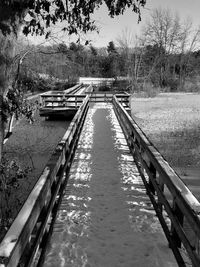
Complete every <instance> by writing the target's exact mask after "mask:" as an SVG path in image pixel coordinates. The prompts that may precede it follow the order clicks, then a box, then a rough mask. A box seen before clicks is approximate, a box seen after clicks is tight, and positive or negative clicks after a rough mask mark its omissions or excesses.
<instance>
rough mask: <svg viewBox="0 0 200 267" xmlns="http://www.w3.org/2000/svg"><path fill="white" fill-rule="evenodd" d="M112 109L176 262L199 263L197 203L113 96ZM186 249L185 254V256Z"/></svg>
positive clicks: (199, 204) (199, 227)
mask: <svg viewBox="0 0 200 267" xmlns="http://www.w3.org/2000/svg"><path fill="white" fill-rule="evenodd" d="M113 105H114V110H115V113H116V115H117V118H118V120H119V122H120V124H121V126H122V129H123V131H124V134H125V137H126V139H127V142H128V145H129V147H130V150H131V152H132V154H133V156H134V159H135V162H136V164H137V167H138V170H139V172H140V175H141V177H142V179H143V182H144V185H145V187H146V191H147V194H148V195H149V197H150V200H151V202H152V204H153V207H154V209H155V211H156V214H157V216H158V218H159V221H160V223H161V225H162V228H163V230H164V233H165V235H166V237H167V239H168V242H169V246H170V247H171V249H172V250H173V253H174V255H175V258H176V260H177V263H178V264H179V266H186V264H185V257H186V258H187V260H189V261H191V263H192V266H195V267H198V266H200V254H199V252H200V251H199V245H200V242H199V241H200V217H199V215H200V203H199V201H198V200H197V199H196V198H195V196H194V195H193V194H192V192H191V191H190V190H189V189H188V187H187V186H186V185H185V184H184V183H183V181H182V180H181V178H180V177H179V176H178V175H177V174H176V172H175V171H174V170H173V169H172V168H171V167H170V165H169V164H168V162H167V161H166V160H165V159H164V158H163V156H162V155H161V154H160V153H159V151H158V150H157V149H156V148H155V147H154V145H153V144H152V143H151V142H150V141H149V139H148V138H147V137H146V135H145V134H144V132H143V131H142V130H141V129H140V127H139V126H138V125H137V124H136V122H135V121H134V120H133V119H132V118H131V117H130V116H129V114H128V113H127V112H126V110H125V109H124V107H123V106H122V105H121V104H120V103H119V101H118V99H117V97H116V96H114V97H113ZM185 253H186V255H187V256H185Z"/></svg>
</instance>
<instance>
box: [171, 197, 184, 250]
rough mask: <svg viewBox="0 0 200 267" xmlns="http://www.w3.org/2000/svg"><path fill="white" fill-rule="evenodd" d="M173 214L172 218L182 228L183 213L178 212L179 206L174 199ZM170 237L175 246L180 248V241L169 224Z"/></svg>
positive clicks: (172, 226)
mask: <svg viewBox="0 0 200 267" xmlns="http://www.w3.org/2000/svg"><path fill="white" fill-rule="evenodd" d="M173 213H174V216H175V217H176V218H177V219H178V221H179V223H180V225H181V226H182V227H183V218H184V217H183V213H182V211H181V210H180V208H179V206H178V205H177V203H176V201H175V199H174V200H173ZM171 237H172V240H173V241H174V243H175V244H176V246H177V247H178V248H181V243H182V242H181V239H180V237H179V235H178V233H177V231H176V229H175V227H174V225H173V223H172V224H171Z"/></svg>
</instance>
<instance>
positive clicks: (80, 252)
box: [43, 103, 178, 267]
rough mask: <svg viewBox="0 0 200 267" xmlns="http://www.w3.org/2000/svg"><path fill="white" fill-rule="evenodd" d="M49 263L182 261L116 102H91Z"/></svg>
mask: <svg viewBox="0 0 200 267" xmlns="http://www.w3.org/2000/svg"><path fill="white" fill-rule="evenodd" d="M43 266H45V267H47V266H48V267H50V266H52V267H53V266H71V267H72V266H87V267H89V266H90V267H94V266H95V267H117V266H119V267H128V266H138V267H151V266H152V267H155V266H157V267H161V266H162V267H165V266H166V267H167V266H170V267H172V266H178V265H177V264H176V262H175V258H174V256H173V254H172V252H171V250H170V249H169V247H168V243H167V241H166V238H165V236H164V234H163V232H162V229H161V226H160V224H159V221H158V219H157V217H156V215H155V211H154V209H153V207H152V205H151V203H150V200H149V198H148V196H147V195H146V191H145V188H144V185H143V182H142V179H141V177H140V175H139V173H138V170H137V167H136V165H135V163H134V160H133V157H132V155H131V154H130V151H129V148H128V146H127V142H126V140H125V137H124V134H123V132H122V129H121V127H120V125H119V122H118V120H117V118H116V116H115V113H114V110H113V107H112V105H111V104H105V103H99V104H94V105H93V106H92V107H90V108H89V111H88V114H87V117H86V121H85V123H84V126H83V130H82V132H81V136H80V139H79V142H78V147H77V150H76V153H75V158H74V161H73V163H72V167H71V169H70V174H69V180H68V183H67V186H66V188H65V191H64V196H63V198H62V201H61V204H60V206H59V210H58V213H57V217H56V221H55V224H54V227H53V234H52V236H51V239H50V242H49V247H48V248H47V250H46V253H45V258H44V264H43Z"/></svg>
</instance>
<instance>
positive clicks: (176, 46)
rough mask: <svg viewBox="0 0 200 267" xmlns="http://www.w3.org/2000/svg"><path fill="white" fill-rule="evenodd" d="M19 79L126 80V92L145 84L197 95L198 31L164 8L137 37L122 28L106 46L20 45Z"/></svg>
mask: <svg viewBox="0 0 200 267" xmlns="http://www.w3.org/2000/svg"><path fill="white" fill-rule="evenodd" d="M24 50H25V51H28V50H30V51H32V52H31V53H28V54H27V56H26V58H25V60H24V63H23V68H22V72H21V74H22V76H23V77H24V76H25V77H27V79H30V76H31V75H33V74H36V73H44V74H47V75H49V76H51V77H56V78H59V79H64V80H68V81H71V82H76V81H77V79H78V78H79V77H80V76H85V77H105V78H114V79H115V80H117V79H119V77H124V78H126V81H127V82H126V85H125V86H126V88H127V89H130V90H131V91H142V90H148V87H149V85H150V86H153V87H156V88H160V89H161V90H168V91H177V90H181V91H187V90H188V91H199V83H200V77H199V71H200V28H199V27H197V28H196V29H194V28H193V25H192V22H191V20H189V19H187V20H185V21H182V20H181V19H180V17H179V16H178V15H177V14H174V13H172V11H170V10H169V9H155V10H153V11H152V13H151V15H150V16H149V20H148V21H147V22H146V24H145V26H144V28H143V30H142V33H141V35H140V36H134V34H133V33H131V31H129V30H124V31H123V32H122V33H121V35H120V36H118V37H117V38H116V40H115V41H110V42H109V43H108V44H107V46H106V47H103V48H96V47H94V46H93V45H92V44H90V45H87V46H85V45H82V44H81V43H79V42H77V43H75V42H72V43H70V44H68V45H66V44H65V43H60V44H56V45H53V46H32V47H24Z"/></svg>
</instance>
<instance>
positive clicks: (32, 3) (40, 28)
mask: <svg viewBox="0 0 200 267" xmlns="http://www.w3.org/2000/svg"><path fill="white" fill-rule="evenodd" d="M145 3H146V0H131V1H130V0H124V1H117V2H116V1H114V0H104V1H102V0H98V1H94V0H89V1H78V0H75V1H74V0H73V1H72V0H70V1H65V2H64V1H62V0H53V1H51V0H43V1H40V0H23V1H16V0H2V1H1V6H2V9H4V10H5V11H6V12H5V13H4V16H5V17H4V18H3V19H5V20H7V19H8V17H9V18H10V19H11V24H10V25H8V24H5V23H2V22H1V23H0V29H1V31H2V33H3V34H9V33H10V32H11V31H12V30H13V29H14V30H15V28H16V16H18V17H21V16H22V14H23V13H24V11H25V10H28V14H29V19H28V20H27V21H26V25H25V26H24V29H23V33H24V34H25V35H27V34H37V35H44V34H45V35H46V38H48V36H49V34H50V31H48V30H47V31H46V30H45V29H49V28H50V26H51V25H52V24H56V23H57V22H63V21H64V22H66V23H65V26H64V27H63V31H64V32H67V33H68V34H72V33H75V34H78V32H79V31H81V32H84V33H86V32H88V31H93V30H95V29H97V28H96V26H95V22H94V20H93V19H92V16H91V15H92V14H93V13H94V11H95V9H97V8H99V7H100V6H101V5H102V4H106V6H107V8H108V14H109V15H110V16H111V17H114V16H117V15H120V14H123V12H124V11H125V9H126V8H131V9H132V10H133V12H135V13H137V14H138V20H139V21H140V20H141V14H140V7H141V6H144V5H145ZM8 10H9V14H8V12H7V11H8ZM21 19H22V18H21Z"/></svg>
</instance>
